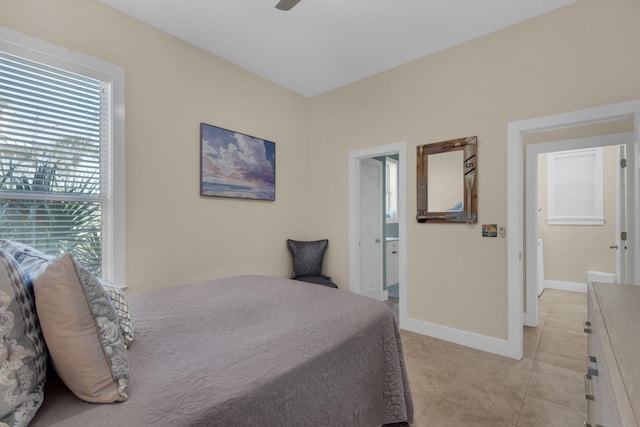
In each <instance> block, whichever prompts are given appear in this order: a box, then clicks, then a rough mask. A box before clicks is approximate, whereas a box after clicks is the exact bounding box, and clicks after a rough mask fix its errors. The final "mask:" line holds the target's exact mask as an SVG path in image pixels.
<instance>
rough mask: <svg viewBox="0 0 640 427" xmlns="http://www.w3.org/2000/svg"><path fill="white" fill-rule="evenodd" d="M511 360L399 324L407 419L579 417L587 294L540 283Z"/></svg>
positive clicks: (523, 425) (510, 421) (460, 421)
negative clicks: (530, 321) (533, 315)
mask: <svg viewBox="0 0 640 427" xmlns="http://www.w3.org/2000/svg"><path fill="white" fill-rule="evenodd" d="M538 307H539V323H540V324H539V326H538V327H537V328H527V327H525V330H524V358H523V359H522V360H513V359H509V358H506V357H501V356H496V355H493V354H490V353H486V352H482V351H479V350H474V349H471V348H467V347H463V346H459V345H456V344H451V343H448V342H445V341H440V340H437V339H434V338H429V337H425V336H422V335H419V334H415V333H412V332H407V331H401V335H402V340H403V344H404V349H405V359H406V363H407V369H408V372H409V382H410V384H411V389H412V392H413V399H414V406H415V423H414V426H415V427H439V426H442V427H465V426H469V427H480V426H483V427H484V426H486V427H502V426H505V427H542V426H544V427H568V426H582V425H583V422H584V421H586V419H587V401H586V400H585V398H584V380H583V378H584V372H585V371H586V354H587V337H586V334H585V333H584V332H583V330H582V322H584V320H585V319H586V316H587V294H585V293H577V292H566V291H558V290H555V289H547V290H545V292H544V293H543V294H542V296H541V297H540V298H539V306H538Z"/></svg>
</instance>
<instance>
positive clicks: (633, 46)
mask: <svg viewBox="0 0 640 427" xmlns="http://www.w3.org/2000/svg"><path fill="white" fill-rule="evenodd" d="M639 18H640V3H638V2H636V1H632V0H611V1H607V2H603V1H600V0H582V1H580V2H578V3H576V4H573V5H571V6H568V7H565V8H563V9H560V10H558V11H555V12H552V13H549V14H547V15H543V16H541V17H539V18H536V19H532V20H529V21H527V22H524V23H522V24H519V25H516V26H513V27H510V28H507V29H505V30H502V31H499V32H496V33H493V34H490V35H488V36H485V37H482V38H480V39H477V40H474V41H471V42H468V43H466V44H463V45H461V46H458V47H455V48H452V49H448V50H445V51H443V52H440V53H437V54H435V55H432V56H429V57H426V58H423V59H420V60H417V61H415V62H413V63H410V64H407V65H405V66H402V67H398V68H396V69H394V70H391V71H388V72H385V73H382V74H379V75H376V76H373V77H371V78H368V79H366V80H363V81H360V82H357V83H354V84H352V85H349V86H346V87H344V88H341V89H338V90H335V91H333V92H331V93H328V94H325V95H322V96H319V97H316V98H313V99H312V100H311V111H310V123H309V126H310V128H309V129H310V131H309V136H310V140H309V143H310V145H309V156H310V158H313V159H315V162H314V163H312V164H310V165H309V171H310V176H311V177H313V178H314V179H313V180H312V182H311V184H310V189H311V192H312V193H313V194H314V198H313V199H312V200H311V201H310V204H309V214H308V217H309V223H310V224H314V227H316V228H317V229H318V230H319V231H320V232H321V233H322V234H326V235H327V236H328V237H329V238H330V239H331V241H332V245H333V248H334V250H333V251H332V253H331V254H330V256H329V263H330V265H331V267H332V274H333V275H334V277H335V278H336V280H338V281H342V282H344V281H346V279H347V277H348V238H347V236H348V234H347V233H348V220H347V218H348V207H347V201H348V188H347V187H348V186H347V185H346V183H347V182H348V176H347V169H348V162H347V159H348V153H349V150H354V149H361V148H365V147H372V146H377V145H383V144H388V143H392V142H398V141H406V142H407V144H408V153H409V168H408V170H407V171H404V173H407V182H408V189H407V194H408V195H409V197H408V198H409V200H408V211H407V212H405V213H404V215H405V217H406V219H407V222H408V242H407V245H408V254H407V256H408V283H407V287H408V291H407V292H408V294H409V295H408V315H409V317H411V318H414V319H418V320H423V321H426V322H431V323H435V324H438V325H443V326H448V327H452V328H457V329H461V330H465V331H471V332H476V333H479V334H482V335H488V336H491V337H496V338H502V339H506V336H507V242H506V239H501V238H483V237H481V224H483V223H497V224H499V225H505V223H506V218H507V182H506V178H507V159H506V153H507V123H509V122H511V121H517V120H523V119H527V118H532V117H539V116H544V115H549V114H555V113H561V112H566V111H572V110H577V109H582V108H587V107H593V106H598V105H604V104H611V103H615V102H621V101H627V100H632V99H637V98H640V85H639V84H638V75H640V74H639V72H640V55H638V54H637V50H638V46H640V27H638V26H637V20H638V19H639ZM469 135H478V138H479V142H478V186H479V187H478V215H479V221H478V224H477V225H466V224H417V223H416V221H415V219H414V217H415V212H416V202H415V194H416V186H415V182H416V180H415V179H416V173H415V167H413V166H411V165H415V162H416V158H415V148H414V147H416V146H417V145H420V144H425V143H430V142H437V141H442V140H447V139H452V138H460V137H465V136H469ZM329 162H330V163H331V164H335V165H338V166H340V168H337V169H332V170H328V169H326V168H325V167H324V165H326V164H327V163H329ZM509 232H510V230H507V233H509Z"/></svg>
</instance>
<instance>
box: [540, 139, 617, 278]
mask: <svg viewBox="0 0 640 427" xmlns="http://www.w3.org/2000/svg"><path fill="white" fill-rule="evenodd" d="M617 153H618V147H617V146H610V147H605V148H604V150H603V162H604V165H603V166H604V169H603V178H604V224H603V225H547V221H546V218H547V215H548V212H547V155H546V154H541V155H539V156H538V208H539V211H538V237H540V238H542V241H543V245H544V278H545V279H546V280H555V281H560V282H575V283H586V280H587V271H590V270H594V271H603V272H606V273H615V272H616V253H615V251H613V250H611V249H609V246H610V245H614V244H615V231H616V159H617Z"/></svg>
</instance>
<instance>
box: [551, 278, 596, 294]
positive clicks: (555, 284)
mask: <svg viewBox="0 0 640 427" xmlns="http://www.w3.org/2000/svg"><path fill="white" fill-rule="evenodd" d="M544 288H545V289H547V288H548V289H558V290H560V291H571V292H584V293H586V292H587V284H586V283H578V282H563V281H561V280H545V281H544Z"/></svg>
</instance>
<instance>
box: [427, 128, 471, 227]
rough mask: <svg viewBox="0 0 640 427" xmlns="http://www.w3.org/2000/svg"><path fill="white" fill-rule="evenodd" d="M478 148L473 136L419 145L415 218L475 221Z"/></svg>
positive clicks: (438, 220)
mask: <svg viewBox="0 0 640 427" xmlns="http://www.w3.org/2000/svg"><path fill="white" fill-rule="evenodd" d="M477 148H478V138H477V137H475V136H471V137H467V138H459V139H451V140H448V141H442V142H436V143H433V144H425V145H421V146H418V152H417V163H418V164H417V167H418V171H417V181H418V182H417V191H418V195H417V202H418V203H417V209H418V213H417V215H416V220H417V221H418V222H443V223H447V222H451V223H467V224H475V223H476V222H477V221H478V208H477V199H478V197H477V181H478V180H477V174H478V171H477V167H478V166H477V165H478V156H477Z"/></svg>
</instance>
